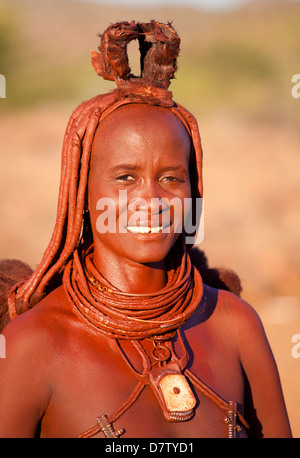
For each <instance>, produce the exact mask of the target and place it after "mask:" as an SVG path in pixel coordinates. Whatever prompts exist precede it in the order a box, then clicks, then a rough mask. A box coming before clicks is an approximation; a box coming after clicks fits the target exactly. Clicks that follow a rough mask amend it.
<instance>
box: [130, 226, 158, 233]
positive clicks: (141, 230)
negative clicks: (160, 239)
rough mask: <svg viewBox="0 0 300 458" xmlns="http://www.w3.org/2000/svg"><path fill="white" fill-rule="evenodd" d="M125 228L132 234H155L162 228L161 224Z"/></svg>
mask: <svg viewBox="0 0 300 458" xmlns="http://www.w3.org/2000/svg"><path fill="white" fill-rule="evenodd" d="M127 230H128V231H129V232H132V233H133V234H149V233H150V232H151V233H155V234H157V233H158V232H159V231H161V230H162V226H156V227H149V226H127Z"/></svg>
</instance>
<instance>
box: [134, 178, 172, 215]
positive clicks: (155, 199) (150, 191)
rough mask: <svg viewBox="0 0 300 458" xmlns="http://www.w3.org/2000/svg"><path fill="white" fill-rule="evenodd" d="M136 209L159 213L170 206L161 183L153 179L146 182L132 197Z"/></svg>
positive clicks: (153, 213)
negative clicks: (160, 185)
mask: <svg viewBox="0 0 300 458" xmlns="http://www.w3.org/2000/svg"><path fill="white" fill-rule="evenodd" d="M131 200H132V202H131V205H132V208H133V209H134V210H135V211H139V212H144V213H147V214H151V215H158V214H160V213H162V212H164V211H166V210H167V209H168V208H169V205H168V202H167V199H166V198H165V197H164V195H163V193H162V191H161V189H160V187H159V185H158V184H157V183H155V182H153V181H148V182H146V183H144V184H143V185H142V186H141V187H140V189H139V190H138V191H137V192H136V194H135V195H134V197H133V199H131Z"/></svg>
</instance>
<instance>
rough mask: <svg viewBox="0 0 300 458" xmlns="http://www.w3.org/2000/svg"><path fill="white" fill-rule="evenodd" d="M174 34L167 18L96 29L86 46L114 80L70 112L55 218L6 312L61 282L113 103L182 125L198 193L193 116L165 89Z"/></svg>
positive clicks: (82, 235)
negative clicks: (134, 66) (134, 63)
mask: <svg viewBox="0 0 300 458" xmlns="http://www.w3.org/2000/svg"><path fill="white" fill-rule="evenodd" d="M135 39H137V40H138V41H139V46H140V53H141V75H140V76H139V77H136V76H134V75H132V74H131V73H130V67H129V63H128V56H127V45H128V43H129V42H130V41H131V40H135ZM179 45H180V39H179V37H178V35H177V33H176V32H175V30H174V28H173V27H172V26H171V24H169V23H168V24H162V23H159V22H156V21H151V22H150V23H134V22H131V23H128V22H120V23H117V24H114V25H111V26H110V27H108V29H107V30H106V31H105V32H104V33H103V34H102V35H100V46H99V53H98V52H92V56H91V57H92V64H93V66H94V68H95V70H96V72H97V74H98V75H100V76H102V77H103V78H104V79H108V80H114V81H115V83H116V86H117V87H116V89H115V90H113V91H112V92H110V93H108V94H102V95H98V96H96V97H94V98H92V99H90V100H88V101H86V102H83V103H82V104H81V105H80V106H79V107H78V108H77V109H76V110H75V111H74V112H73V114H72V116H71V118H70V120H69V123H68V125H67V129H66V132H65V136H64V142H63V148H62V163H61V183H60V189H59V197H58V208H57V217H56V223H55V227H54V231H53V235H52V238H51V240H50V243H49V245H48V248H47V249H46V251H45V253H44V256H43V258H42V261H41V263H40V265H39V266H38V267H37V269H36V270H35V272H34V273H33V274H32V275H31V276H30V277H29V278H27V279H26V280H24V281H22V282H20V283H19V284H17V285H16V286H15V287H14V288H13V290H12V291H11V293H10V296H9V314H10V318H14V317H16V316H17V315H18V314H20V313H22V312H23V311H25V310H27V309H29V308H30V307H32V306H33V305H34V304H36V303H37V302H38V301H39V300H41V298H42V297H43V296H45V295H46V294H48V293H49V292H50V291H51V290H53V289H54V288H55V287H56V286H58V285H59V284H60V283H61V277H62V272H63V270H64V268H65V266H66V264H67V262H68V261H69V260H70V258H71V257H72V255H73V253H74V250H75V249H76V248H77V247H78V246H79V245H80V244H81V243H82V242H83V241H84V240H85V239H86V238H87V237H88V236H91V235H88V234H90V230H89V229H90V227H89V225H90V223H89V218H88V217H85V215H86V209H87V183H88V174H89V166H90V154H91V150H92V144H93V139H94V135H95V132H96V129H97V126H98V124H99V122H101V121H102V120H103V119H104V118H105V117H107V116H108V115H109V114H110V113H111V112H113V111H114V110H116V109H117V108H118V107H120V106H121V105H124V104H129V103H144V104H145V103H146V104H151V105H158V106H162V107H166V108H167V109H169V110H171V111H172V112H173V113H174V114H175V115H176V116H177V117H178V118H179V119H180V120H181V121H182V122H183V124H184V125H185V127H186V129H187V131H188V132H189V134H190V136H191V139H192V144H193V149H194V164H193V176H194V177H195V181H194V185H193V189H192V193H193V197H194V198H195V197H202V192H203V189H202V149H201V143H200V135H199V129H198V125H197V121H196V119H195V118H194V116H192V115H191V113H189V111H187V110H186V109H185V108H183V107H182V106H180V105H179V104H176V103H175V102H174V101H173V100H172V93H171V92H170V91H168V87H169V85H170V80H171V79H172V78H173V77H174V73H175V71H176V69H177V56H178V53H179Z"/></svg>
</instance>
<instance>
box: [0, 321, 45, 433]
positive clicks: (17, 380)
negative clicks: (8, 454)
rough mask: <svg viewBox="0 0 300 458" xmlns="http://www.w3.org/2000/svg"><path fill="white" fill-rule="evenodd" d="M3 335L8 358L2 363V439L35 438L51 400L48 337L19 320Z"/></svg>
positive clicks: (0, 426)
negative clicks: (46, 343) (48, 379)
mask: <svg viewBox="0 0 300 458" xmlns="http://www.w3.org/2000/svg"><path fill="white" fill-rule="evenodd" d="M2 335H3V336H4V338H5V344H6V355H5V358H1V359H0V380H1V384H0V437H2V438H7V437H15V438H22V437H35V436H36V435H38V430H39V425H40V420H41V418H42V415H43V412H44V410H45V408H46V405H47V402H48V400H49V381H47V372H48V369H47V360H48V356H47V354H48V350H47V346H46V347H45V335H43V333H42V330H37V329H36V327H35V326H34V325H32V323H31V324H30V322H29V323H27V320H26V319H25V320H22V319H20V320H19V318H16V319H15V320H14V321H13V322H12V323H9V324H8V325H7V326H6V327H5V328H4V331H3V333H2ZM45 348H46V350H45Z"/></svg>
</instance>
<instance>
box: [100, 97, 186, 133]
mask: <svg viewBox="0 0 300 458" xmlns="http://www.w3.org/2000/svg"><path fill="white" fill-rule="evenodd" d="M128 128H133V129H134V128H136V129H139V128H141V129H142V131H143V130H145V133H146V129H148V130H149V129H150V130H153V131H154V132H155V130H163V129H167V131H168V130H170V129H171V131H172V132H173V134H174V136H176V135H185V136H188V137H189V134H188V132H187V130H186V128H185V126H184V125H183V123H182V122H181V121H180V120H179V118H178V117H177V116H176V115H175V114H174V113H172V111H170V110H169V109H167V108H165V107H160V106H153V105H149V104H126V105H123V106H121V107H119V108H117V109H116V110H115V111H113V112H112V113H110V114H109V116H107V118H105V119H104V120H103V121H101V120H100V123H99V126H98V129H97V131H96V135H95V137H96V138H97V137H99V136H101V135H103V134H104V133H105V131H107V130H114V132H115V133H116V132H117V131H119V132H123V130H125V133H126V129H128ZM131 131H132V129H131Z"/></svg>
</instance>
